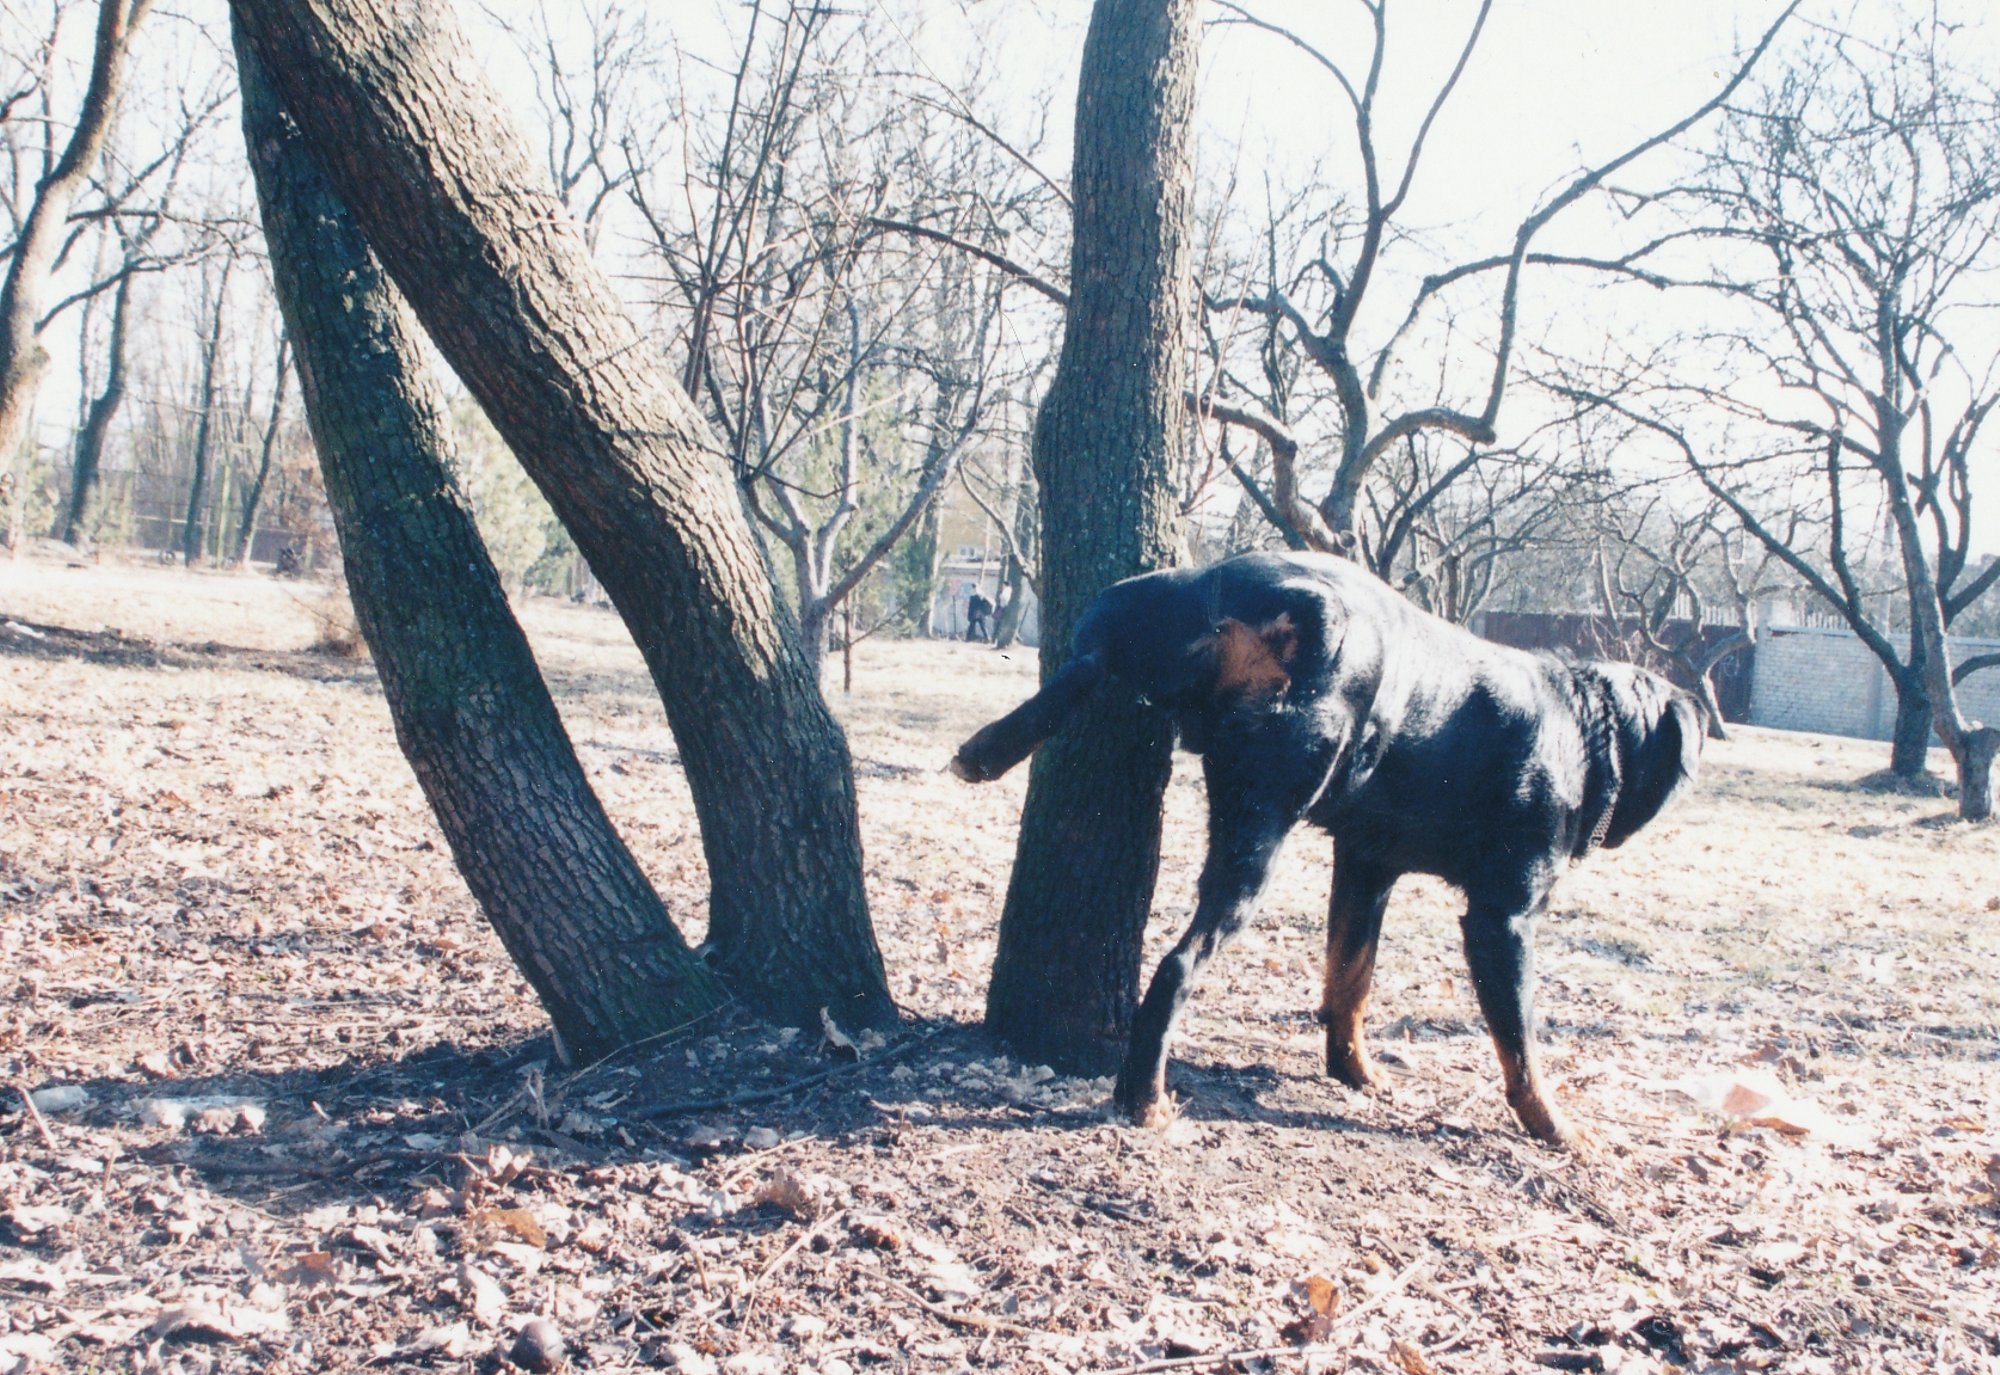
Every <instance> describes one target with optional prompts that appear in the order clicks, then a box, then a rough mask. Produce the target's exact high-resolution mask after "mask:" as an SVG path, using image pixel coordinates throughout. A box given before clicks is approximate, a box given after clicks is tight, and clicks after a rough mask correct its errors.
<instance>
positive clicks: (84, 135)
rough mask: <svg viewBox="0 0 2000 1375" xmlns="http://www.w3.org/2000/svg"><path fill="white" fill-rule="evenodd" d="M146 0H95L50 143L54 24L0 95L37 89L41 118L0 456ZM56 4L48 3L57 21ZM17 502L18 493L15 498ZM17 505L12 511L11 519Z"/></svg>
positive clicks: (16, 251)
mask: <svg viewBox="0 0 2000 1375" xmlns="http://www.w3.org/2000/svg"><path fill="white" fill-rule="evenodd" d="M151 3H152V0H100V3H99V5H98V7H97V28H96V33H95V38H94V41H93V43H92V47H91V63H90V77H89V80H88V83H87V84H86V86H85V88H84V92H83V96H82V99H81V100H80V101H79V103H78V106H77V109H76V113H75V115H74V117H73V122H71V123H70V126H69V132H68V135H67V137H65V138H63V139H62V140H61V143H60V145H59V146H58V143H57V137H56V125H55V123H54V111H53V110H52V109H49V108H47V107H48V106H49V105H50V104H51V97H50V92H49V85H50V82H49V78H50V75H51V71H52V68H53V66H54V48H55V39H56V34H55V32H53V31H52V32H51V33H50V35H49V39H48V42H47V45H46V46H45V48H44V54H45V59H46V60H45V62H44V65H43V70H42V71H41V72H40V73H38V74H36V75H34V76H33V77H31V78H30V80H29V82H28V84H27V85H26V86H24V87H21V88H17V89H16V90H13V91H9V92H7V93H5V97H4V99H0V118H5V117H7V116H11V115H12V114H13V113H14V111H15V109H16V108H17V107H18V106H19V105H20V104H21V103H22V102H24V101H27V100H29V99H31V98H34V97H36V96H39V97H40V99H41V101H42V104H43V106H44V116H45V118H47V119H48V120H49V123H47V124H46V125H45V126H44V128H45V131H46V132H45V135H44V138H43V139H42V143H41V147H40V149H39V150H38V152H39V157H38V159H37V161H38V164H39V169H40V170H39V174H38V175H37V176H36V178H35V181H34V187H33V190H32V192H31V193H30V195H29V197H28V201H27V208H26V210H25V211H24V212H22V213H21V214H20V215H19V222H18V227H17V230H16V237H15V239H14V242H13V243H12V245H10V249H9V257H8V261H7V273H6V276H5V278H4V279H0V462H6V461H11V459H12V458H13V455H14V451H15V450H16V448H17V447H18V446H19V445H20V442H21V437H22V434H23V431H24V430H25V428H26V426H27V419H28V412H29V410H30V409H31V408H32V406H33V405H34V399H35V393H36V391H37V389H38V388H39V387H40V385H41V380H42V375H43V373H44V372H45V371H46V370H47V368H48V364H49V354H48V350H47V349H45V348H43V347H42V342H41V333H42V331H43V329H45V328H46V327H47V325H48V322H49V319H50V311H49V309H48V294H49V290H50V283H51V280H52V278H53V276H54V272H55V267H56V262H57V259H58V257H59V255H60V254H61V253H62V252H63V250H64V247H65V244H66V242H67V240H68V238H69V232H70V231H69V226H68V219H69V213H70V207H71V206H72V205H73V204H74V202H75V201H76V199H77V197H78V196H79V195H80V194H82V192H83V190H84V189H85V187H87V186H88V185H89V183H90V176H91V172H92V170H93V169H94V168H95V167H96V165H97V159H98V154H99V153H100V152H102V151H103V148H104V143H105V140H106V139H107V138H108V137H109V135H110V131H111V123H112V119H113V117H114V115H115V114H116V112H117V108H118V97H119V93H120V88H121V86H122V84H123V82H124V77H125V59H126V54H127V52H128V51H129V50H130V48H131V44H132V35H133V32H134V31H135V30H136V29H137V27H138V25H139V21H140V20H141V19H143V18H144V17H145V14H146V10H147V9H148V7H149V6H150V5H151ZM62 14H63V10H62V8H60V7H59V8H58V10H57V11H56V16H57V17H56V23H57V26H58V27H59V26H60V23H61V18H62ZM16 500H17V503H20V504H22V505H24V504H25V496H24V495H23V496H19V497H17V498H16ZM21 515H22V512H21V511H20V510H16V511H15V512H14V513H13V514H12V524H13V525H14V526H15V527H16V530H17V533H16V535H15V536H14V537H13V538H12V540H11V543H13V544H14V545H15V546H16V547H17V548H18V546H19V544H20V540H19V537H18V526H19V523H20V519H21Z"/></svg>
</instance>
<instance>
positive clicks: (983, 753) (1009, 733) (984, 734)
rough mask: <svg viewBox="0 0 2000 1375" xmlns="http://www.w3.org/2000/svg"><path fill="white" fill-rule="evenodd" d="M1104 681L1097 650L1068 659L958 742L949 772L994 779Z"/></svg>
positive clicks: (973, 778) (979, 780)
mask: <svg viewBox="0 0 2000 1375" xmlns="http://www.w3.org/2000/svg"><path fill="white" fill-rule="evenodd" d="M1103 680H1104V662H1103V660H1101V659H1100V658H1099V657H1098V656H1097V655H1096V654H1085V655H1082V656H1080V657H1078V658H1075V659H1071V660H1070V661H1069V662H1068V663H1066V664H1064V665H1063V666H1062V669H1061V671H1060V672H1058V673H1057V674H1056V676H1055V677H1053V678H1051V679H1049V681H1048V682H1047V683H1046V684H1045V685H1044V686H1043V687H1042V690H1041V691H1040V692H1038V693H1036V694H1035V695H1034V696H1033V697H1030V698H1029V699H1028V700H1027V701H1025V702H1023V703H1021V705H1020V706H1018V707H1015V708H1014V709H1013V710H1012V711H1010V712H1008V713H1007V714H1006V715H1005V716H1003V717H1001V718H1000V719H999V720H998V721H995V722H994V723H993V724H992V725H990V726H985V727H982V728H981V729H980V730H979V731H978V733H976V734H975V735H974V736H973V737H972V738H971V739H970V740H968V741H966V742H965V743H964V744H963V745H960V746H959V747H958V753H957V754H956V755H954V756H952V761H951V764H950V768H951V771H952V772H953V773H954V774H956V775H957V776H958V777H960V778H962V779H964V780H965V781H966V782H968V783H985V782H988V781H990V780H992V779H995V778H998V777H999V776H1000V775H1001V774H1003V773H1005V772H1007V770H1009V769H1011V768H1013V767H1014V766H1015V765H1016V764H1018V763H1020V762H1021V761H1022V760H1023V759H1026V758H1027V757H1028V756H1029V755H1031V754H1033V753H1034V752H1035V748H1036V746H1038V745H1040V744H1041V743H1042V741H1044V740H1046V739H1048V738H1049V737H1050V736H1051V735H1054V734H1055V733H1056V732H1057V731H1058V730H1060V729H1061V728H1062V723H1063V722H1064V721H1066V720H1068V719H1069V715H1070V713H1071V712H1073V711H1075V710H1076V709H1077V708H1078V707H1079V706H1081V705H1082V704H1083V703H1084V701H1085V700H1086V699H1088V698H1089V696H1090V694H1091V692H1092V691H1093V690H1094V689H1095V688H1096V687H1097V685H1098V684H1099V683H1100V682H1102V681H1103Z"/></svg>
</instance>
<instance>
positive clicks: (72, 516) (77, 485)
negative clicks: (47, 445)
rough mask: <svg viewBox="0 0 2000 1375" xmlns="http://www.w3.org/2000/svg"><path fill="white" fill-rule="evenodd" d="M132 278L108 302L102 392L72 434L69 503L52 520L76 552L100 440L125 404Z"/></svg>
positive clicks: (98, 466)
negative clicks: (108, 340) (108, 331)
mask: <svg viewBox="0 0 2000 1375" xmlns="http://www.w3.org/2000/svg"><path fill="white" fill-rule="evenodd" d="M131 303H132V275H131V274H130V273H127V274H126V276H125V278H124V279H123V280H122V281H120V282H119V283H118V292H117V294H116V295H115V296H114V297H113V298H112V303H111V343H110V351H111V358H110V361H109V363H108V364H107V365H106V369H105V374H104V390H103V391H100V392H99V393H98V394H97V395H96V396H95V397H93V398H91V402H90V410H89V412H88V413H87V414H85V416H84V418H83V428H82V429H80V430H78V431H77V434H76V455H75V457H74V458H73V459H72V460H71V462H70V482H69V500H68V501H67V502H65V503H64V505H63V508H62V514H61V515H60V516H58V517H57V519H56V527H55V530H54V531H53V532H52V533H53V534H54V537H55V538H56V539H59V540H61V541H62V542H63V543H64V544H68V545H73V546H75V547H76V548H78V549H85V548H88V546H89V544H90V539H91V536H90V527H91V523H92V520H93V518H94V517H95V515H96V513H97V492H98V488H99V486H100V485H101V483H102V481H103V477H104V441H105V439H106V438H107V437H108V436H109V435H110V433H111V421H112V419H113V418H114V417H116V416H117V414H118V408H119V407H120V406H121V405H123V404H124V402H125V340H126V336H127V332H128V331H127V328H126V327H127V325H128V324H129V323H130V319H131Z"/></svg>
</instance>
